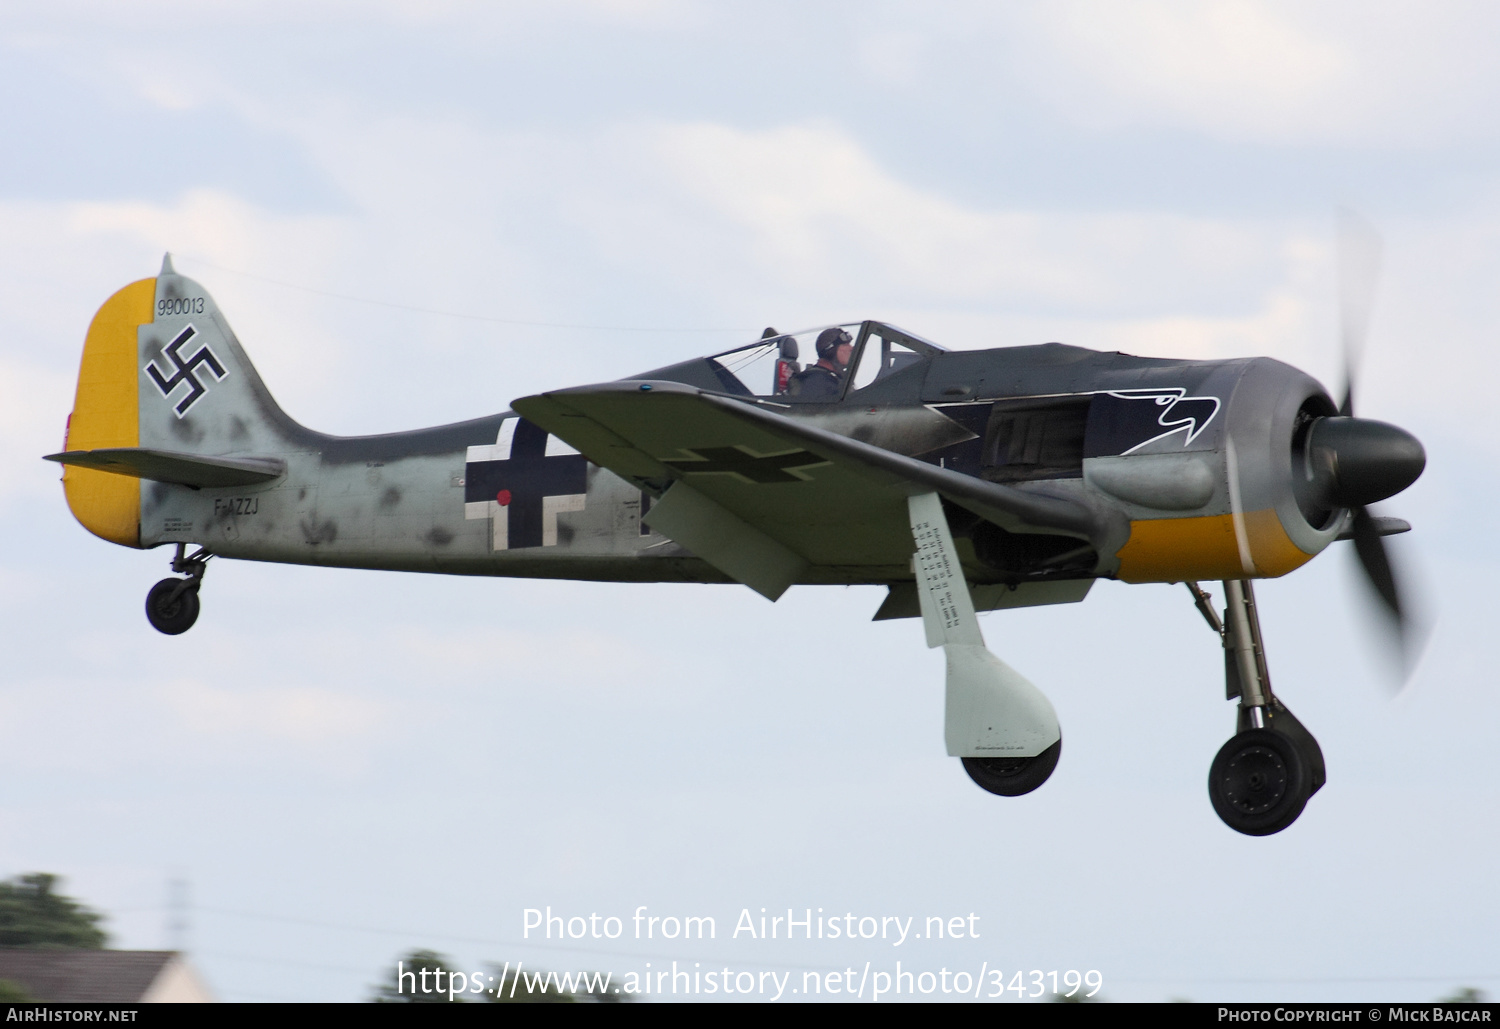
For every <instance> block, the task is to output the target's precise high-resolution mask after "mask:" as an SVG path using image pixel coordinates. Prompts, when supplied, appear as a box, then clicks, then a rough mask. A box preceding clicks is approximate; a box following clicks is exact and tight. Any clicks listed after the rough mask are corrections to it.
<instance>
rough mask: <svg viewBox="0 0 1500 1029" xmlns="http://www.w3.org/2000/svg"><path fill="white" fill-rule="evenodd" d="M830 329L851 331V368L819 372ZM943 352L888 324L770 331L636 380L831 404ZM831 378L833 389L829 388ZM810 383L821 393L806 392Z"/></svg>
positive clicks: (810, 389)
mask: <svg viewBox="0 0 1500 1029" xmlns="http://www.w3.org/2000/svg"><path fill="white" fill-rule="evenodd" d="M829 329H843V330H844V331H846V332H847V333H848V334H849V337H850V339H851V340H852V342H853V352H852V354H851V356H850V359H849V363H848V365H847V366H846V367H843V368H838V367H833V368H830V369H829V370H828V372H827V373H815V372H813V371H812V369H813V367H814V366H815V365H817V363H818V353H817V340H818V337H819V336H820V335H821V334H822V333H824V332H825V331H827V330H829ZM944 352H945V351H944V350H943V348H942V347H940V346H938V345H937V344H936V343H932V342H929V341H928V340H925V339H923V338H922V337H920V336H917V335H913V334H912V333H910V332H907V331H905V330H904V329H898V328H896V327H895V326H894V325H887V324H885V323H884V322H875V321H865V322H850V323H847V324H844V325H835V326H827V325H820V326H818V327H817V328H815V329H804V330H802V331H800V332H787V333H779V332H777V331H776V330H775V329H767V330H766V331H765V332H764V333H762V335H761V338H760V339H758V340H756V341H755V342H754V343H747V344H745V345H743V346H738V347H735V348H734V349H733V350H726V351H724V352H723V353H719V354H714V355H712V356H709V357H699V358H695V359H693V360H691V361H683V362H682V363H681V364H674V365H670V366H668V367H666V368H658V369H656V370H655V371H650V372H645V373H642V374H641V375H639V376H636V378H642V379H669V380H671V381H674V382H683V383H687V384H688V385H691V386H697V387H699V388H700V389H709V390H714V391H715V392H720V393H730V394H733V395H735V396H746V397H775V398H777V399H779V400H783V401H786V402H790V403H799V402H800V403H814V402H822V403H830V402H837V401H839V400H842V399H843V398H844V397H845V396H848V395H849V394H850V393H852V392H854V391H856V390H860V389H863V388H864V387H865V386H868V385H870V384H871V383H873V382H875V381H876V380H878V379H883V378H885V377H886V376H887V375H890V374H892V373H893V372H896V371H899V370H900V369H902V368H905V367H906V366H908V365H911V364H915V363H917V362H920V361H922V360H924V359H926V358H929V357H932V356H933V355H935V354H941V353H944ZM828 363H830V364H831V363H834V362H828ZM830 379H831V382H832V386H831V388H830V387H829V386H828V385H826V384H827V383H828V382H829V380H830ZM808 383H815V384H816V385H817V386H818V387H819V388H817V389H812V388H806V387H805V384H808Z"/></svg>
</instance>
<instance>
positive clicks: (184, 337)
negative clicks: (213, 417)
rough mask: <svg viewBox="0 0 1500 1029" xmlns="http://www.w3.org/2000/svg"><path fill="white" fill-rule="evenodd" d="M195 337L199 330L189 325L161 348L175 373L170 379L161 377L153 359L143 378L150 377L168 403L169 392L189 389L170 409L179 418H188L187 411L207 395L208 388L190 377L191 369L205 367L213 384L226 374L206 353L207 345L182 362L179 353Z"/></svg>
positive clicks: (215, 359)
mask: <svg viewBox="0 0 1500 1029" xmlns="http://www.w3.org/2000/svg"><path fill="white" fill-rule="evenodd" d="M197 334H198V330H197V329H195V328H193V327H192V326H191V325H189V326H188V327H187V328H185V329H183V330H182V331H181V332H179V333H178V334H177V338H176V339H174V340H172V342H170V343H168V344H167V345H166V346H165V347H163V348H162V351H161V352H162V354H163V355H165V357H166V358H167V360H169V361H171V362H172V367H173V368H174V369H176V370H175V371H174V372H173V373H172V377H171V378H168V377H167V376H165V375H163V374H162V373H161V370H160V369H158V368H157V367H156V359H155V358H152V359H151V363H150V364H148V365H146V374H147V375H149V376H151V381H152V382H154V383H156V388H157V389H159V390H161V395H162V396H164V397H167V398H168V399H170V397H171V393H172V391H173V390H174V389H176V388H177V387H178V386H180V385H182V384H183V383H184V382H186V383H188V384H189V385H190V388H189V390H188V394H187V396H185V397H183V398H182V399H181V400H179V401H178V402H177V406H176V407H174V408H172V410H173V411H175V412H177V417H178V418H181V417H182V416H183V415H185V414H187V413H188V408H190V407H192V406H193V405H194V404H196V403H197V402H198V399H199V398H200V397H202V396H203V394H205V393H207V392H208V387H207V386H205V385H203V383H202V382H201V381H200V380H199V378H198V376H196V375H194V374H193V369H195V368H197V367H198V366H199V365H200V364H201V365H207V366H208V370H209V371H210V372H211V373H213V377H214V381H216V382H223V381H224V376H226V375H228V374H229V373H228V372H227V371H225V370H224V366H223V365H222V364H220V363H219V359H218V358H217V357H215V356H214V352H213V351H212V350H210V349H208V344H207V343H205V344H203V346H201V347H199V348H198V352H197V353H196V354H194V355H193V356H192V357H190V358H188V359H187V360H185V361H184V360H183V359H182V354H181V353H179V351H181V350H182V348H183V347H184V346H186V345H187V342H188V341H189V340H190V339H192V338H193V337H194V336H196V335H197Z"/></svg>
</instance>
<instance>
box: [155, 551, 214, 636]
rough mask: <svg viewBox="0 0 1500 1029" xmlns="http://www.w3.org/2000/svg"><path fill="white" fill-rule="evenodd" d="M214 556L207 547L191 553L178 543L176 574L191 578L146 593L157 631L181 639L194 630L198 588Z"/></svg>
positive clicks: (165, 582)
mask: <svg viewBox="0 0 1500 1029" xmlns="http://www.w3.org/2000/svg"><path fill="white" fill-rule="evenodd" d="M212 556H213V555H212V554H210V553H209V552H208V550H207V548H205V547H199V548H198V550H197V551H195V552H194V553H192V554H187V547H186V545H184V544H182V543H179V544H177V556H176V557H174V558H172V571H174V572H177V573H178V574H179V575H186V576H187V578H185V579H163V580H162V581H161V582H159V583H157V584H156V585H155V586H152V587H151V592H149V593H147V594H146V620H147V621H149V622H150V623H151V627H152V628H154V629H155V630H156V631H157V632H164V633H166V634H167V635H168V636H177V635H180V634H182V633H184V632H187V631H188V630H189V629H191V628H192V627H193V623H194V622H196V621H197V620H198V588H199V587H200V586H202V585H203V573H204V571H205V570H206V569H207V567H208V559H209V558H210V557H212Z"/></svg>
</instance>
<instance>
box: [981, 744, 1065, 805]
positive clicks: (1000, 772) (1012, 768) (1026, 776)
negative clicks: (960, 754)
mask: <svg viewBox="0 0 1500 1029" xmlns="http://www.w3.org/2000/svg"><path fill="white" fill-rule="evenodd" d="M1061 756H1062V740H1060V739H1059V740H1058V741H1057V742H1056V743H1054V744H1052V746H1050V747H1048V748H1047V749H1046V750H1044V751H1042V752H1041V753H1040V754H1038V755H1037V756H1036V757H966V758H963V759H962V761H963V763H964V771H966V772H968V773H969V778H970V779H973V780H974V781H975V782H976V783H978V784H979V786H980V788H982V789H986V790H988V791H989V792H991V793H994V794H998V795H999V796H1002V797H1019V796H1022V795H1024V794H1027V793H1030V792H1031V791H1032V790H1034V789H1036V788H1037V787H1038V786H1040V785H1041V784H1042V783H1044V782H1046V781H1047V779H1048V777H1049V776H1051V774H1052V770H1053V769H1054V768H1056V767H1057V759H1058V758H1059V757H1061Z"/></svg>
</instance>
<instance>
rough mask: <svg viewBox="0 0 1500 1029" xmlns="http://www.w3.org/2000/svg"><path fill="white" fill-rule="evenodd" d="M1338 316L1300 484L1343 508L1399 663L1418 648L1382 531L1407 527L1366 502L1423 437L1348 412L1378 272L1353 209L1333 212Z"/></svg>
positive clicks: (1373, 235)
mask: <svg viewBox="0 0 1500 1029" xmlns="http://www.w3.org/2000/svg"><path fill="white" fill-rule="evenodd" d="M1338 237H1339V249H1338V261H1339V315H1340V318H1339V321H1340V336H1341V337H1342V342H1343V349H1344V396H1343V400H1342V402H1341V403H1340V404H1339V412H1338V415H1337V416H1332V417H1326V418H1318V419H1316V420H1315V421H1314V422H1313V423H1312V425H1311V426H1310V427H1309V429H1308V431H1307V435H1306V437H1305V440H1306V442H1305V445H1304V448H1303V452H1304V455H1305V458H1306V474H1305V476H1304V477H1303V479H1304V481H1303V482H1302V483H1301V489H1300V491H1299V492H1301V493H1302V494H1303V495H1304V497H1305V498H1306V500H1307V501H1309V502H1310V503H1311V504H1312V505H1314V506H1316V507H1320V508H1323V509H1325V510H1334V509H1338V508H1343V509H1345V510H1347V511H1348V512H1349V521H1348V523H1347V524H1346V527H1345V530H1344V532H1343V533H1342V534H1340V537H1339V538H1340V539H1351V540H1353V541H1354V552H1355V554H1356V556H1357V557H1358V558H1359V564H1360V568H1361V569H1362V570H1363V571H1364V574H1365V579H1366V580H1367V581H1368V582H1369V584H1370V587H1371V588H1372V589H1373V590H1374V591H1375V594H1376V596H1377V597H1378V598H1379V599H1380V606H1381V610H1382V611H1383V612H1384V613H1385V614H1386V616H1387V617H1388V619H1389V621H1390V624H1391V627H1392V628H1393V629H1394V630H1395V631H1396V639H1397V642H1398V644H1399V646H1400V650H1401V657H1402V664H1403V670H1404V672H1406V673H1409V672H1410V670H1411V668H1412V665H1413V664H1414V661H1415V658H1416V656H1417V653H1418V652H1419V649H1420V648H1419V646H1418V642H1419V641H1418V640H1417V639H1416V632H1415V621H1414V619H1413V617H1412V615H1413V612H1412V610H1411V607H1410V603H1409V601H1407V602H1403V600H1402V590H1401V589H1400V587H1399V586H1398V585H1397V581H1396V574H1395V571H1394V569H1393V568H1392V566H1391V559H1390V554H1389V553H1388V552H1387V551H1386V546H1385V543H1384V541H1383V539H1382V537H1383V536H1385V535H1386V534H1388V533H1390V532H1393V531H1395V532H1399V531H1404V530H1405V529H1406V528H1409V526H1407V525H1406V524H1405V523H1404V522H1398V521H1397V520H1395V519H1389V518H1377V517H1376V516H1374V515H1372V514H1370V510H1369V505H1370V504H1373V503H1375V502H1376V501H1378V500H1384V499H1385V498H1387V497H1391V496H1395V495H1396V494H1397V493H1400V492H1401V491H1402V490H1404V489H1405V488H1406V487H1408V486H1410V485H1411V484H1412V483H1413V482H1415V481H1416V480H1417V477H1418V476H1420V475H1421V474H1422V469H1423V468H1424V467H1426V464H1427V455H1426V453H1425V452H1424V451H1423V449H1422V444H1421V443H1420V442H1419V441H1418V440H1417V438H1416V437H1415V436H1413V435H1412V434H1411V433H1409V432H1407V431H1406V430H1405V429H1401V428H1398V427H1397V426H1395V425H1390V424H1388V423H1386V422H1379V421H1375V420H1373V419H1369V418H1358V417H1356V416H1355V414H1354V394H1355V381H1356V379H1357V378H1358V373H1359V365H1360V361H1361V359H1362V358H1363V356H1364V349H1365V340H1366V338H1367V336H1368V334H1369V330H1370V316H1371V314H1372V312H1373V311H1374V307H1375V287H1376V283H1377V281H1378V280H1379V278H1380V257H1381V240H1380V234H1379V233H1378V232H1377V231H1376V230H1375V228H1374V226H1372V225H1371V224H1370V223H1369V222H1367V221H1365V220H1364V219H1363V218H1361V217H1360V216H1359V215H1357V214H1355V213H1354V212H1352V211H1347V210H1345V211H1340V212H1339V233H1338Z"/></svg>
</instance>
